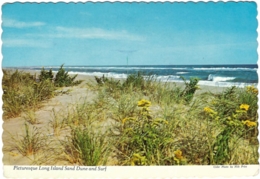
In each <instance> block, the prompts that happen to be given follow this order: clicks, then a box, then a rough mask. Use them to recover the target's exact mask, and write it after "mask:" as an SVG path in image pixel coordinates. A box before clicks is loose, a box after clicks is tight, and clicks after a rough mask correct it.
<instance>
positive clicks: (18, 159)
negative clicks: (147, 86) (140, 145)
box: [2, 70, 227, 165]
mask: <svg viewBox="0 0 260 179" xmlns="http://www.w3.org/2000/svg"><path fill="white" fill-rule="evenodd" d="M22 71H23V72H25V73H30V74H31V75H34V76H35V75H36V76H38V75H39V74H40V71H35V70H22ZM54 74H55V73H54ZM37 78H38V77H37ZM76 80H82V83H81V84H79V85H77V86H71V87H62V88H59V89H57V90H56V91H58V92H59V93H58V95H55V96H54V97H53V98H50V99H48V100H44V101H42V102H41V103H40V107H38V108H37V109H36V110H35V111H34V118H36V119H37V121H38V122H37V123H35V124H33V125H32V126H33V127H36V128H37V129H39V131H40V132H41V134H42V135H43V136H47V137H48V139H49V140H51V141H52V142H53V145H54V144H55V145H56V144H57V142H58V141H59V140H66V137H67V136H68V135H70V132H71V128H70V127H69V125H65V126H63V127H61V128H60V129H59V131H58V133H57V134H55V130H54V128H52V127H51V126H50V123H51V124H52V122H51V121H53V120H55V118H54V117H53V116H55V115H61V116H62V115H64V114H66V113H67V112H68V111H70V110H72V111H73V110H74V108H75V106H80V105H81V104H83V106H84V104H85V105H86V104H88V105H91V104H93V103H97V106H100V105H101V104H100V105H99V101H97V100H101V101H102V100H103V99H100V98H99V96H100V94H99V92H98V91H95V90H93V89H92V88H90V86H89V85H88V84H92V85H94V86H95V85H96V81H95V77H94V76H89V75H78V76H77V78H76ZM118 80H120V81H121V83H124V81H125V79H114V81H118ZM159 83H161V85H164V84H165V83H164V82H159ZM169 83H170V85H172V86H175V84H176V86H178V87H180V89H184V88H185V84H184V83H179V82H177V83H172V82H169ZM226 89H227V88H225V87H213V86H202V85H199V89H198V90H197V91H196V92H195V95H194V99H195V101H196V100H197V99H198V100H200V98H201V97H200V96H201V95H202V94H208V95H209V96H211V94H212V95H213V94H217V93H219V94H220V93H223V92H224V91H225V90H226ZM100 92H101V91H100ZM152 92H153V91H151V93H152ZM117 93H118V92H117ZM119 93H120V92H119ZM156 93H157V92H156ZM111 94H112V96H113V91H111ZM120 94H121V95H122V96H124V95H125V96H126V97H127V98H126V99H128V94H122V93H120ZM138 96H139V97H138ZM103 98H104V100H105V98H107V99H109V100H112V97H109V96H106V97H103ZM134 98H135V99H136V100H137V99H139V100H141V99H142V98H146V99H149V98H150V97H148V96H143V97H141V96H140V95H139V94H138V95H137V96H136V97H134ZM116 99H117V98H115V99H113V100H116ZM150 99H151V98H150ZM150 99H149V100H150ZM119 100H121V99H120V98H119ZM123 100H124V99H123ZM133 102H134V101H129V103H131V104H132V103H133ZM100 103H101V102H100ZM102 103H105V104H103V105H108V106H109V105H112V104H113V103H114V102H113V103H111V104H110V103H109V102H106V101H103V102H102ZM120 103H123V104H124V105H128V103H127V101H121V102H120V101H119V103H118V104H120ZM136 103H137V101H136ZM178 105H179V107H178ZM196 105H197V106H198V108H201V110H203V107H202V106H201V104H196ZM171 106H172V105H169V107H171ZM188 106H189V105H183V104H174V109H176V111H177V113H179V112H181V111H179V112H178V110H179V109H178V108H183V110H186V109H185V108H188ZM117 108H118V107H116V108H115V109H113V110H117ZM164 108H165V109H167V110H168V107H167V106H161V104H160V103H155V102H153V103H152V106H151V109H152V112H151V113H152V114H154V115H156V116H161V115H160V114H157V111H161V110H162V109H164ZM86 109H88V108H86ZM91 109H92V108H91ZM88 110H89V109H88ZM95 110H98V111H99V112H98V113H99V114H98V113H97V114H96V113H95V115H100V116H99V118H102V119H100V121H98V122H96V121H95V122H93V124H91V125H93V126H92V128H95V127H96V128H97V129H100V130H101V131H103V132H104V133H105V131H106V130H108V129H111V128H112V126H113V125H115V123H117V122H118V121H117V120H115V119H114V117H113V115H115V114H111V113H112V112H111V111H110V110H109V108H107V107H106V106H100V109H98V108H95ZM135 110H136V109H135ZM169 110H170V109H169ZM133 113H134V114H135V112H133ZM101 114H102V115H101ZM122 114H123V111H122ZM117 115H121V114H117ZM186 115H189V114H188V113H187V114H185V115H183V116H182V117H181V118H185V116H186ZM191 115H193V114H191ZM186 118H187V117H186ZM25 119H26V111H24V112H22V113H21V114H20V115H18V116H17V117H13V118H8V119H5V118H4V119H3V120H4V123H3V135H2V139H3V144H4V146H3V154H4V155H3V163H4V165H31V164H33V163H34V164H35V163H36V164H39V163H41V162H43V163H46V162H47V164H48V165H50V164H55V165H71V162H70V160H64V159H62V160H57V159H55V160H52V159H50V158H48V159H49V160H50V161H49V162H48V161H44V159H45V157H46V153H44V152H43V153H40V154H38V155H31V156H23V155H21V154H20V153H19V151H17V149H15V148H12V146H13V145H14V142H13V140H14V138H19V136H23V135H24V124H25V121H26V120H25ZM59 120H60V119H59ZM75 125H78V123H77V124H75ZM192 125H194V124H192ZM112 130H115V129H112ZM193 130H194V129H193ZM200 130H201V129H200ZM117 132H118V131H116V130H115V133H117ZM55 145H54V146H55ZM52 147H53V146H52ZM59 147H61V146H59ZM63 157H64V156H63ZM111 158H112V159H111ZM111 158H110V160H108V163H107V165H118V163H117V160H118V159H113V156H111Z"/></svg>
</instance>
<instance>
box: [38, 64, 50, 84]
mask: <svg viewBox="0 0 260 179" xmlns="http://www.w3.org/2000/svg"><path fill="white" fill-rule="evenodd" d="M39 80H40V81H45V80H50V81H52V80H53V73H52V69H50V70H49V71H45V69H44V67H43V68H42V70H41V73H40V75H39Z"/></svg>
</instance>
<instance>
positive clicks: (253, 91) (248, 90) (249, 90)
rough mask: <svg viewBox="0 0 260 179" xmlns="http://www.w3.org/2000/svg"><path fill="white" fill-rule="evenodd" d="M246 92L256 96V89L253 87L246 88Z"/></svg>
mask: <svg viewBox="0 0 260 179" xmlns="http://www.w3.org/2000/svg"><path fill="white" fill-rule="evenodd" d="M246 88H247V90H246V91H247V92H251V93H254V94H258V89H257V88H255V87H254V86H247V87H246Z"/></svg>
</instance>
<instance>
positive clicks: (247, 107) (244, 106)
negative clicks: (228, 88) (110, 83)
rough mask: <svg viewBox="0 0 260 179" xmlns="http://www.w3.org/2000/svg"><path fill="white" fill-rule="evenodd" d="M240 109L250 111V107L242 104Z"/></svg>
mask: <svg viewBox="0 0 260 179" xmlns="http://www.w3.org/2000/svg"><path fill="white" fill-rule="evenodd" d="M240 109H243V110H246V111H248V109H249V105H248V104H241V105H240Z"/></svg>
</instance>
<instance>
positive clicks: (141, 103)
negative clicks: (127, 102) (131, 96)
mask: <svg viewBox="0 0 260 179" xmlns="http://www.w3.org/2000/svg"><path fill="white" fill-rule="evenodd" d="M149 106H151V102H150V101H148V100H145V99H142V100H140V101H138V107H149Z"/></svg>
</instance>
